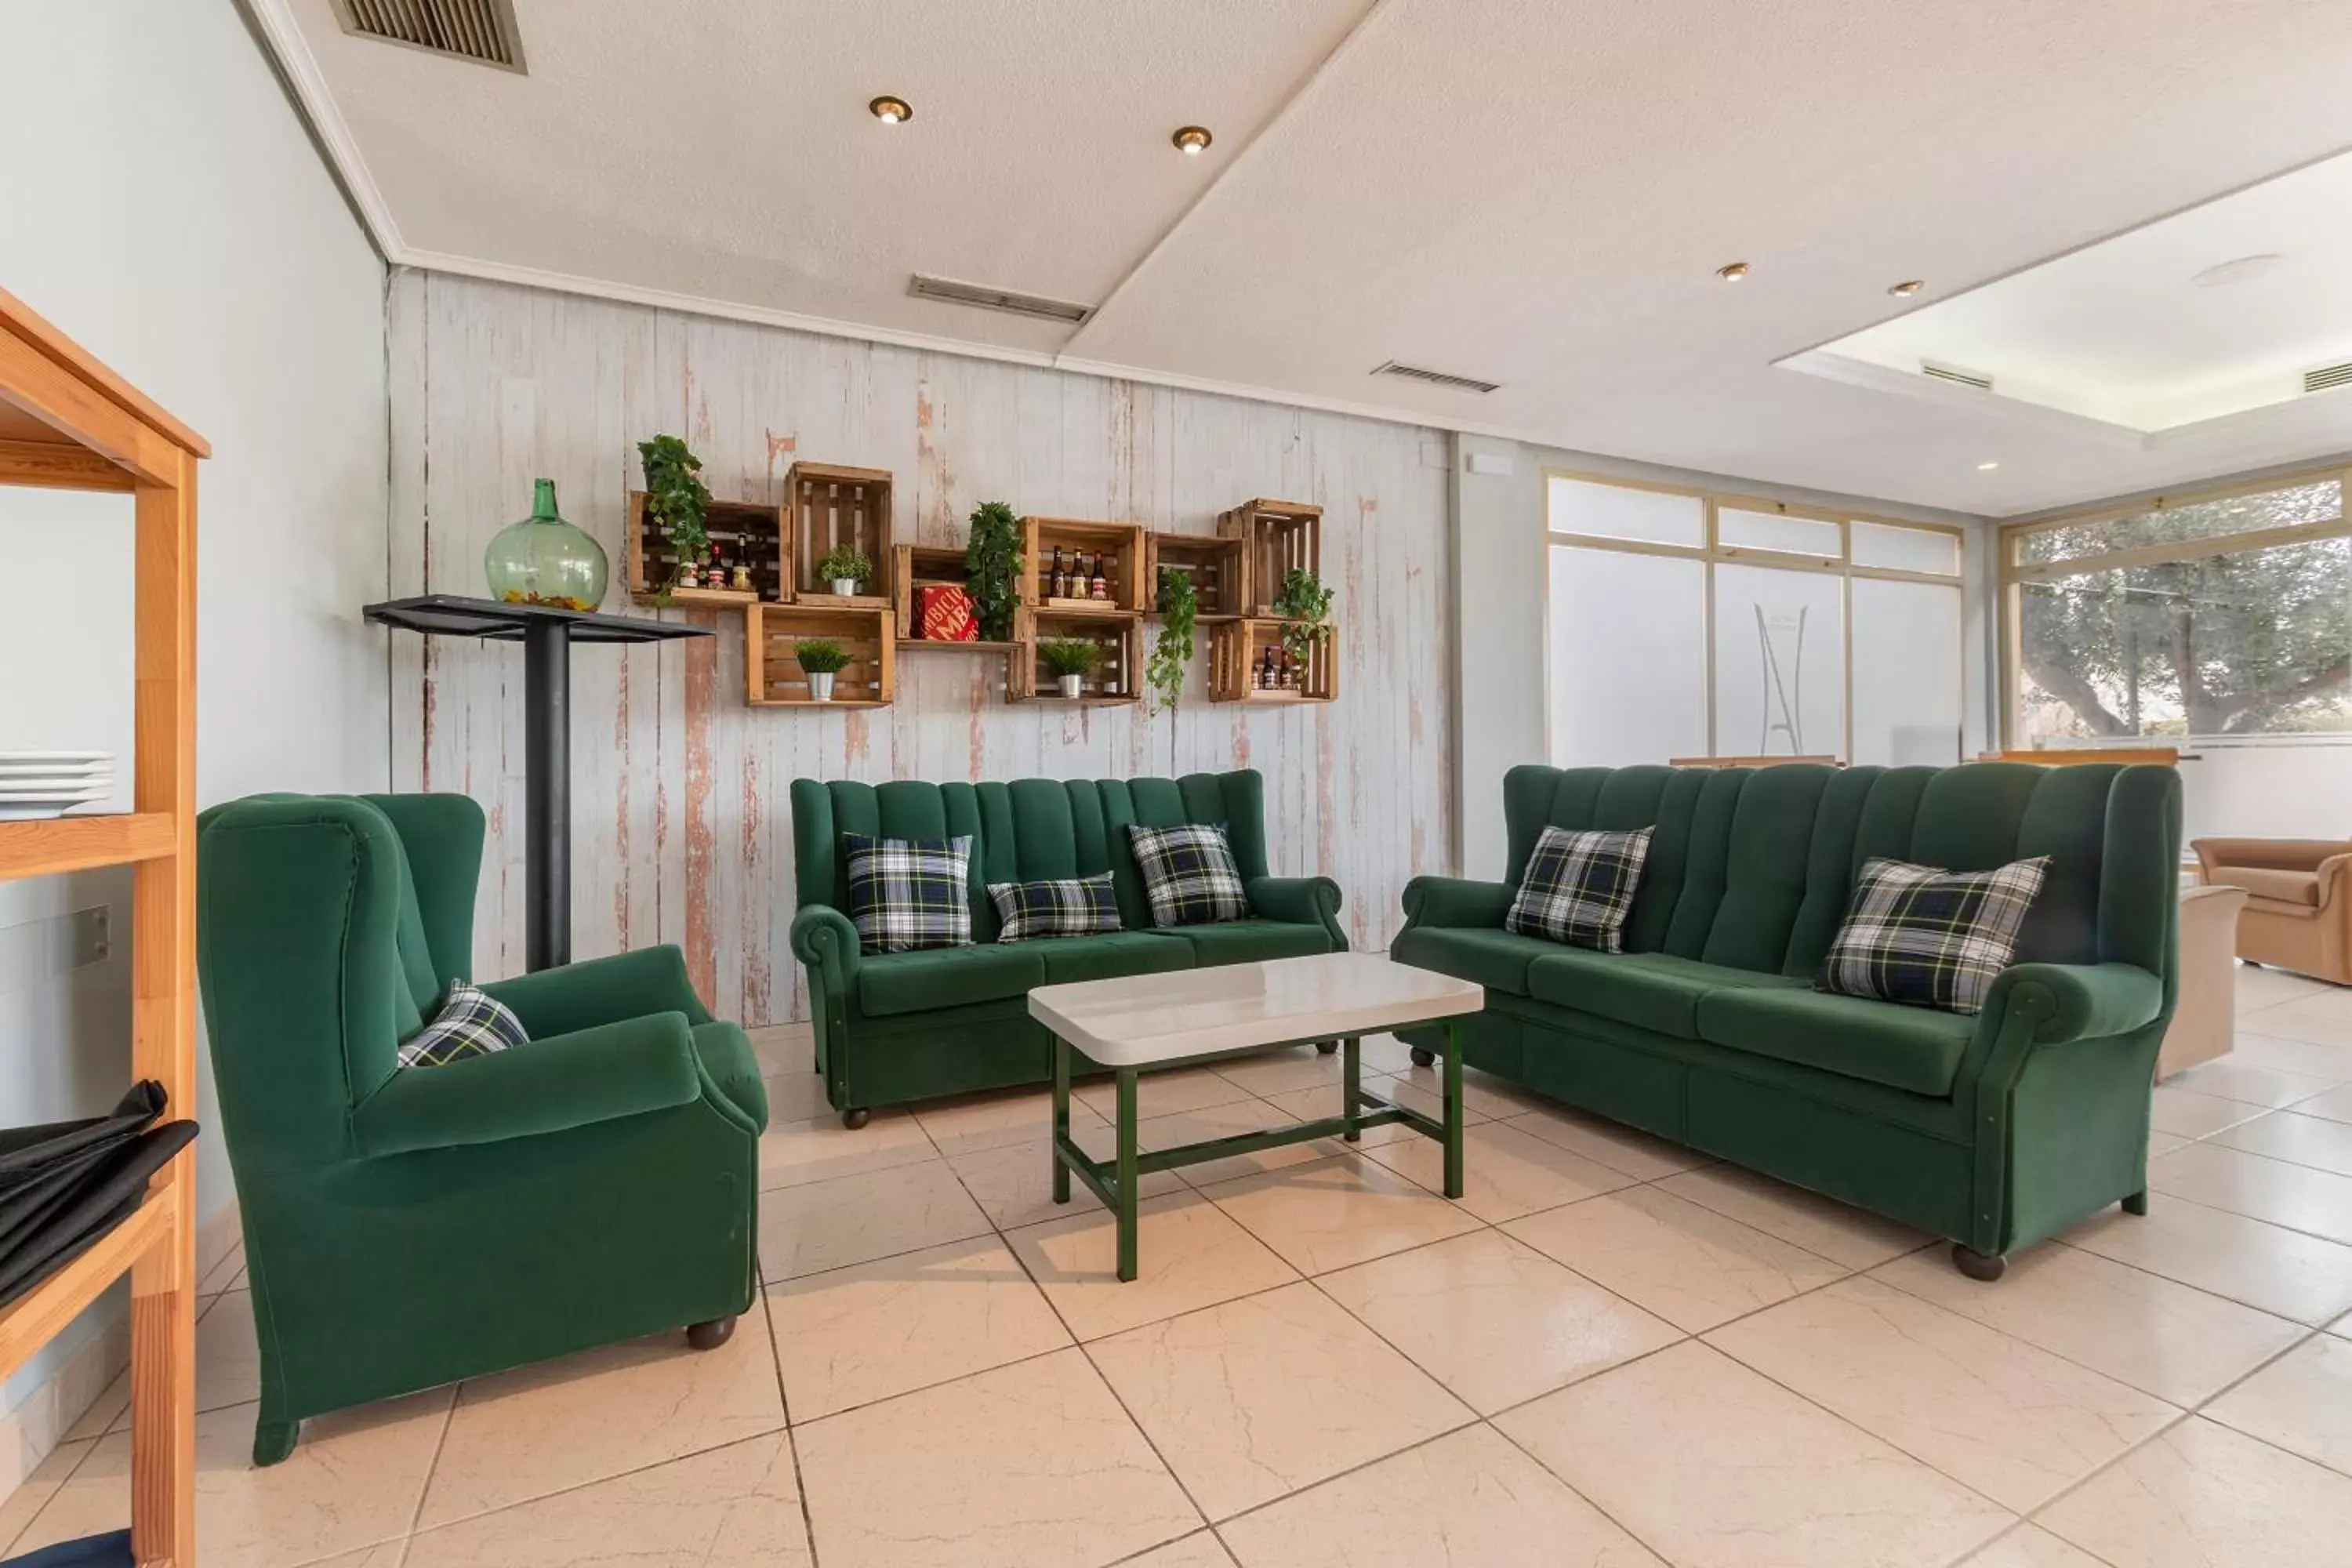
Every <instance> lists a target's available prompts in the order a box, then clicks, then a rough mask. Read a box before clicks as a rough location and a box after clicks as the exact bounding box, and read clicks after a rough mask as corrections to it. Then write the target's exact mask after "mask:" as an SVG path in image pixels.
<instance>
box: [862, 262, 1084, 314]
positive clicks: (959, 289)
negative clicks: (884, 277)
mask: <svg viewBox="0 0 2352 1568" xmlns="http://www.w3.org/2000/svg"><path fill="white" fill-rule="evenodd" d="M907 292H908V293H909V294H912V295H913V296H914V297H915V298H916V299H918V300H942V301H944V302H945V303H947V304H950V305H977V306H979V307H980V308H981V309H982V310H1003V311H1006V312H1007V313H1009V314H1012V315H1015V316H1039V317H1043V318H1044V319H1045V320H1046V321H1067V322H1069V323H1070V324H1071V325H1073V326H1077V325H1081V324H1083V323H1084V322H1085V321H1086V319H1087V317H1088V316H1091V315H1093V314H1094V313H1095V310H1094V307H1093V306H1091V305H1076V304H1072V303H1071V302H1070V301H1069V300H1048V299H1046V298H1045V297H1044V296H1043V295H1039V294H1015V293H1013V292H1012V291H1011V290H1010V289H988V288H983V287H982V286H981V285H980V284H977V283H958V282H956V281H955V280H954V279H950V278H926V277H924V276H923V275H922V274H921V273H919V272H918V273H916V274H915V276H914V277H913V279H910V280H909V281H908V284H907Z"/></svg>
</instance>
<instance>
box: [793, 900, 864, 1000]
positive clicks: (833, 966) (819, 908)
mask: <svg viewBox="0 0 2352 1568" xmlns="http://www.w3.org/2000/svg"><path fill="white" fill-rule="evenodd" d="M793 956H794V957H795V958H798V959H799V960H800V961H801V962H802V963H805V964H807V965H808V966H809V967H810V968H811V969H813V970H814V971H815V972H816V973H817V974H818V975H819V976H820V977H821V978H822V979H823V980H824V985H825V989H826V990H828V991H830V992H832V993H833V994H835V995H836V996H846V995H848V994H849V993H850V992H851V991H852V990H853V989H854V988H855V987H856V984H857V928H856V926H854V925H851V924H850V923H849V917H848V916H847V915H845V914H843V913H842V912H841V911H840V910H836V909H835V908H834V907H833V906H832V905H831V904H803V905H802V906H801V907H800V909H799V910H798V911H797V912H795V913H794V914H793Z"/></svg>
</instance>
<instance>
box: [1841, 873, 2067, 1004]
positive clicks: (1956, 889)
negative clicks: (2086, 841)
mask: <svg viewBox="0 0 2352 1568" xmlns="http://www.w3.org/2000/svg"><path fill="white" fill-rule="evenodd" d="M2049 871H2050V857H2048V856H2047V855H2037V856H2035V857H2034V858H2032V859H2031V860H2018V861H2013V862H2011V864H2009V865H2007V866H2003V867H2001V868H1999V869H1998V870H1992V871H1966V872H1950V871H1945V870H1941V869H1938V868H1936V867H1933V866H1912V865H1906V864H1905V863H1904V862H1903V861H1900V860H1886V859H1878V858H1873V859H1869V860H1865V861H1864V862H1863V866H1862V876H1861V878H1860V879H1858V880H1857V881H1856V882H1855V883H1854V885H1853V899H1852V900H1850V901H1849V902H1848V903H1847V904H1846V907H1845V922H1844V923H1843V925H1841V926H1839V927H1838V933H1837V938H1836V940H1835V941H1833V942H1831V943H1830V951H1829V955H1828V956H1827V957H1825V958H1823V959H1822V967H1821V972H1820V973H1818V974H1816V975H1814V976H1813V988H1814V989H1815V990H1817V991H1834V992H1836V993H1838V994H1841V995H1844V996H1869V997H1873V998H1875V999H1876V1000H1878V1001H1881V1002H1904V1003H1908V1004H1909V1005H1912V1006H1915V1007H1940V1008H1942V1009H1943V1010H1944V1011H1946V1012H1948V1013H1974V1012H1977V1011H1979V1009H1981V1008H1982V1007H1983V1006H1984V998H1985V991H1986V989H1987V988H1988V987H1990V985H1991V984H1992V980H1993V976H1994V975H1996V974H1999V973H2000V972H2001V971H2002V970H2004V969H2006V968H2008V967H2009V961H2010V959H2011V956H2012V955H2013V954H2014V953H2015V952H2017V932H2018V928H2019V927H2020V926H2022V925H2023V924H2024V923H2025V912H2026V910H2030V909H2032V907H2033V900H2034V896H2035V895H2036V894H2038V893H2040V892H2041V891H2042V879H2043V878H2044V877H2046V876H2047V875H2048V874H2049Z"/></svg>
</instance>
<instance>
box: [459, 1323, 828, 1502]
mask: <svg viewBox="0 0 2352 1568" xmlns="http://www.w3.org/2000/svg"><path fill="white" fill-rule="evenodd" d="M783 1424H784V1402H783V1398H782V1395H781V1394H779V1393H778V1392H777V1389H776V1364H775V1355H774V1352H772V1350H771V1349H770V1341H769V1335H768V1318H767V1314H766V1313H764V1312H761V1311H757V1310H754V1311H750V1312H746V1313H744V1314H743V1316H742V1318H741V1319H740V1321H738V1323H737V1324H736V1329H735V1334H734V1337H733V1338H732V1339H730V1340H729V1341H728V1342H726V1343H725V1344H723V1345H721V1346H719V1348H718V1349H717V1350H714V1351H693V1350H689V1349H688V1348H687V1344H686V1336H685V1335H684V1334H677V1333H672V1334H661V1335H656V1336H654V1337H652V1338H648V1339H642V1340H632V1341H630V1342H627V1343H626V1344H618V1345H607V1346H605V1347H604V1348H602V1349H600V1350H593V1351H583V1352H580V1353H579V1354H577V1355H569V1356H562V1357H559V1358H558V1359H556V1360H554V1361H550V1362H540V1363H534V1364H532V1365H530V1366H523V1367H517V1368H515V1369H514V1370H513V1371H512V1372H502V1373H499V1374H498V1375H496V1376H494V1377H478V1378H473V1379H470V1380H468V1381H467V1383H466V1384H463V1385H462V1386H461V1387H460V1388H459V1389H458V1391H457V1409H456V1410H455V1411H454V1412H452V1413H451V1415H450V1417H449V1435H448V1436H447V1437H446V1438H445V1439H444V1440H443V1441H442V1445H441V1458H439V1460H438V1461H437V1462H436V1463H435V1465H434V1467H433V1484H432V1485H431V1486H430V1487H428V1488H427V1489H425V1507H424V1510H422V1511H421V1512H420V1513H419V1514H418V1516H417V1528H419V1529H425V1528H427V1527H429V1526H432V1525H436V1524H446V1523H449V1522H450V1521H453V1520H459V1519H466V1518H468V1517H470V1516H472V1515H474V1514H478V1513H487V1512H488V1511H489V1510H492V1509H497V1508H505V1507H507V1506H509V1504H512V1503H518V1502H526V1501H529V1500H531V1499H533V1498H541V1497H546V1496H548V1495H549V1494H550V1493H552V1492H559V1491H562V1490H563V1489H566V1488H569V1487H576V1486H581V1485H583V1484H585V1483H586V1482H589V1481H597V1480H603V1479H605V1478H606V1477H608V1476H617V1475H621V1474H624V1473H625V1472H627V1471H630V1470H635V1469H641V1468H644V1467H646V1466H647V1465H656V1464H659V1463H661V1462H662V1461H664V1460H667V1459H676V1458H683V1457H684V1456H686V1455H688V1454H693V1453H698V1452H700V1451H701V1450H702V1449H705V1448H715V1447H719V1445H720V1444H722V1443H733V1442H738V1441H740V1440H741V1439H743V1438H746V1437H756V1436H761V1434H763V1433H767V1432H772V1431H775V1430H777V1429H778V1428H780V1427H781V1426H783Z"/></svg>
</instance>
